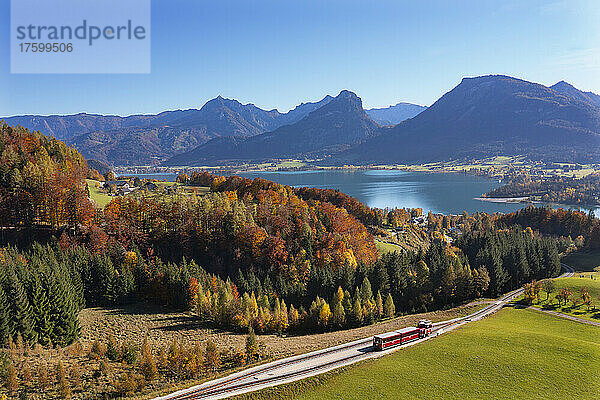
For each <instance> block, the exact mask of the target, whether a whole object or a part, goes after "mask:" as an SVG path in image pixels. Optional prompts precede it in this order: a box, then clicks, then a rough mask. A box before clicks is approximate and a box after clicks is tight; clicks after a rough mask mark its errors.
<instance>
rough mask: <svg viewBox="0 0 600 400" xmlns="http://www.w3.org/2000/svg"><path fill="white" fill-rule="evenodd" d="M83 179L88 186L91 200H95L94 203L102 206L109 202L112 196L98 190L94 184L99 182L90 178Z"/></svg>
mask: <svg viewBox="0 0 600 400" xmlns="http://www.w3.org/2000/svg"><path fill="white" fill-rule="evenodd" d="M85 181H86V182H87V184H88V187H89V188H90V197H91V198H92V200H94V201H95V202H96V205H97V206H98V207H100V208H104V207H105V206H106V205H107V204H108V203H109V202H110V200H111V199H112V197H111V196H109V195H107V194H106V193H103V192H101V191H100V190H98V188H97V187H96V185H98V184H100V183H101V182H98V181H94V180H92V179H86V180H85Z"/></svg>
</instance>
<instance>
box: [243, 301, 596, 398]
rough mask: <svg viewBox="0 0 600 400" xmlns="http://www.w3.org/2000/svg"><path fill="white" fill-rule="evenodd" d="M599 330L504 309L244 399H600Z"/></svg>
mask: <svg viewBox="0 0 600 400" xmlns="http://www.w3.org/2000/svg"><path fill="white" fill-rule="evenodd" d="M599 377H600V328H597V327H594V326H588V325H584V324H579V323H576V322H572V321H569V320H565V319H561V318H557V317H554V316H551V315H547V314H543V313H541V312H538V311H534V310H529V309H504V310H501V311H500V312H498V313H497V314H496V315H494V316H492V317H489V318H486V319H484V320H481V321H477V322H473V323H470V324H468V325H466V326H464V327H462V328H459V329H457V330H455V331H453V332H450V333H448V334H444V335H442V336H440V337H437V338H433V339H432V340H429V341H427V342H426V343H423V344H419V345H416V346H411V347H408V348H406V349H402V350H398V351H397V352H395V353H393V354H391V355H388V356H385V357H382V358H380V359H376V360H370V361H365V362H362V363H359V364H357V365H355V366H350V367H347V368H344V369H342V370H341V371H334V372H331V373H328V374H324V375H321V376H317V377H313V378H309V379H305V380H303V381H300V382H297V383H293V384H289V385H286V386H283V387H280V388H274V389H269V390H265V391H261V392H258V393H256V394H253V395H248V396H246V398H256V399H258V398H261V399H264V398H266V399H284V398H297V399H304V400H323V399H461V400H463V399H477V400H481V399H507V400H508V399H510V400H514V399H520V400H523V399H531V400H540V399H545V400H548V399H557V400H563V399H598V398H600V379H598V378H599Z"/></svg>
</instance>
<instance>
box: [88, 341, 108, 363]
mask: <svg viewBox="0 0 600 400" xmlns="http://www.w3.org/2000/svg"><path fill="white" fill-rule="evenodd" d="M106 351H107V349H106V346H105V345H103V344H102V343H100V342H99V341H97V340H94V343H92V345H91V347H90V352H89V353H88V355H89V357H90V358H91V359H94V360H98V359H100V358H102V357H104V356H105V355H106Z"/></svg>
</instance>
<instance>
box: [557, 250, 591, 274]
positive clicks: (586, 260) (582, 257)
mask: <svg viewBox="0 0 600 400" xmlns="http://www.w3.org/2000/svg"><path fill="white" fill-rule="evenodd" d="M561 261H562V262H564V263H565V264H567V265H569V266H571V267H573V268H575V271H592V270H593V269H594V268H596V267H597V266H600V250H596V251H586V252H584V251H578V252H574V253H569V254H567V255H566V256H565V257H563V258H562V260H561Z"/></svg>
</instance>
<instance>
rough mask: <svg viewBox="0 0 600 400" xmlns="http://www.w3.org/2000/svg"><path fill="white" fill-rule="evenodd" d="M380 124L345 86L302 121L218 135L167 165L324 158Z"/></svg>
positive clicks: (366, 135) (356, 141)
mask: <svg viewBox="0 0 600 400" xmlns="http://www.w3.org/2000/svg"><path fill="white" fill-rule="evenodd" d="M379 131H380V126H379V125H378V124H377V123H375V122H374V121H373V120H372V119H371V118H370V117H369V116H368V115H367V113H366V112H365V110H363V108H362V101H361V99H360V98H359V97H358V96H357V95H356V94H354V93H352V92H350V91H347V90H343V91H342V92H341V93H340V94H339V95H338V96H337V97H335V98H333V99H331V100H330V101H329V102H328V103H327V104H325V105H324V106H322V107H320V108H318V109H316V110H314V111H312V112H310V113H309V114H308V115H306V116H305V117H304V118H302V119H301V120H300V121H298V122H295V123H293V124H290V125H283V126H281V127H279V128H277V129H275V130H274V131H272V132H267V133H263V134H260V135H256V136H252V137H250V138H247V139H240V138H238V137H226V138H225V137H224V138H219V139H214V140H211V141H209V142H208V143H206V144H204V145H202V146H199V147H197V148H195V149H194V150H192V151H190V152H187V153H183V154H179V155H176V156H174V157H173V158H171V159H170V160H169V161H168V162H167V163H166V164H167V165H189V164H190V163H195V164H198V163H200V164H202V163H214V162H220V161H233V160H248V159H268V158H295V157H309V158H322V157H325V156H327V155H330V154H335V153H338V152H340V151H343V150H347V149H348V148H350V147H351V146H353V145H357V144H359V143H361V142H363V141H364V140H366V139H368V138H370V137H373V136H375V135H377V134H378V133H379Z"/></svg>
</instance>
